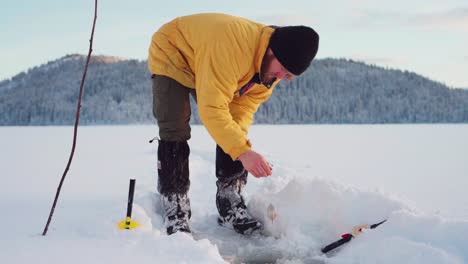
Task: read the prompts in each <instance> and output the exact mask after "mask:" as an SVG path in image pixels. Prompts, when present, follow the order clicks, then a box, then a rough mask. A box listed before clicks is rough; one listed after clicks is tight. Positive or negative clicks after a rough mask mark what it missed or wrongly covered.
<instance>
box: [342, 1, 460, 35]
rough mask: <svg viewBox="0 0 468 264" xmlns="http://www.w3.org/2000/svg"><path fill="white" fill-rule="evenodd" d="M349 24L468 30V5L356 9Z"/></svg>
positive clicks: (356, 25)
mask: <svg viewBox="0 0 468 264" xmlns="http://www.w3.org/2000/svg"><path fill="white" fill-rule="evenodd" d="M350 16H351V22H350V23H349V25H351V26H353V27H357V28H369V27H371V28H381V27H383V26H392V27H405V28H412V29H424V30H434V29H435V30H446V31H456V32H468V7H463V8H452V9H448V10H443V11H437V12H425V13H405V12H395V11H383V10H378V9H360V10H359V9H355V10H354V11H352V12H351V13H350Z"/></svg>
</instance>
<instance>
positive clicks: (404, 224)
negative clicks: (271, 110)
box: [0, 125, 468, 264]
mask: <svg viewBox="0 0 468 264" xmlns="http://www.w3.org/2000/svg"><path fill="white" fill-rule="evenodd" d="M72 130H73V129H72V127H0V145H1V146H2V151H1V152H0V160H1V164H2V166H1V168H2V170H1V172H2V173H1V175H2V176H1V180H2V184H1V191H0V211H1V212H2V220H3V222H2V224H3V227H4V228H3V229H2V239H1V240H0V248H2V250H0V263H39V264H40V263H48V264H63V263H70V264H75V263H76V264H83V263H113V264H120V263H122V264H124V263H125V264H126V263H138V264H146V263H151V264H153V263H224V262H225V261H227V262H232V263H241V262H245V263H275V262H276V263H340V264H341V263H360V264H368V263H369V264H370V263H384V264H386V263H388V264H394V263H414V264H419V263H424V264H428V263H434V264H440V263H451V264H452V263H455V264H458V263H468V246H467V245H468V198H467V197H468V196H466V186H467V184H468V178H467V177H466V175H467V172H468V138H467V137H466V135H467V134H468V126H467V125H385V126H351V125H348V126H343V125H340V126H337V125H308V126H304V125H296V126H292V125H289V126H253V127H252V130H251V133H250V134H249V137H250V138H251V140H252V142H253V145H254V148H255V149H256V150H257V151H259V152H261V153H263V154H265V156H266V158H267V159H268V160H269V161H270V162H271V163H272V164H273V165H274V169H273V175H272V176H271V177H268V178H264V179H256V178H253V177H251V176H249V180H248V184H247V189H246V193H245V195H246V198H247V203H248V205H249V208H250V209H251V212H252V213H253V214H254V215H256V216H257V217H260V218H261V219H263V221H264V223H265V226H266V233H265V236H258V235H257V236H253V237H245V236H241V235H238V234H236V233H234V232H233V231H232V230H229V229H225V228H222V227H219V226H218V225H217V224H216V215H217V211H216V207H215V202H214V197H215V192H216V187H215V174H214V167H215V164H214V157H215V144H214V143H213V141H212V140H211V139H210V137H209V135H208V134H207V132H206V130H205V129H204V128H203V127H202V126H194V127H193V130H192V139H191V141H190V147H191V156H190V173H191V176H190V179H191V189H190V193H189V195H190V198H191V200H192V201H191V203H192V211H193V216H192V219H191V224H192V229H193V230H194V232H195V233H194V238H192V237H190V236H188V235H185V234H176V235H173V236H167V235H165V234H164V228H163V223H162V217H161V211H160V209H159V202H158V201H159V200H158V194H157V193H156V192H155V189H156V181H157V180H156V149H157V146H156V144H154V143H153V144H149V143H148V141H147V140H148V139H150V138H152V137H153V136H154V135H155V134H156V131H157V128H156V127H154V126H102V127H99V126H88V127H81V128H80V130H79V135H78V145H77V151H76V153H75V159H74V161H73V163H72V166H71V168H70V172H69V175H68V176H67V180H66V181H65V184H64V187H63V190H62V196H61V199H60V201H59V203H58V206H57V208H56V211H55V216H54V219H53V221H52V224H51V227H50V229H49V233H48V235H47V236H46V237H42V236H40V233H41V232H42V230H43V228H44V225H45V223H46V220H47V216H48V213H49V210H50V206H51V204H52V200H53V195H54V194H55V191H56V187H57V185H58V182H59V180H60V177H61V175H62V173H63V169H64V167H65V164H66V161H67V160H68V154H69V150H70V145H71V136H72ZM285 135H287V138H285ZM130 178H135V179H136V180H137V181H136V194H135V204H134V210H133V219H134V220H136V221H138V222H139V223H141V224H142V226H141V227H140V228H138V229H135V230H132V231H120V230H118V229H117V223H118V222H119V221H122V220H123V219H124V216H125V212H126V199H127V194H128V180H129V179H130ZM269 204H272V205H274V207H275V209H276V212H277V214H278V217H277V219H275V221H271V220H270V219H268V218H267V217H266V213H265V212H266V208H267V206H268V205H269ZM383 219H388V221H387V222H386V223H384V224H382V225H381V226H380V227H378V228H377V229H374V230H368V231H366V232H364V233H363V234H362V235H360V236H358V237H357V238H355V239H354V240H353V241H351V242H350V243H349V244H347V245H345V246H343V247H342V248H341V250H338V251H336V252H333V253H331V254H328V255H324V254H321V253H320V248H321V247H322V246H324V245H325V244H327V243H330V242H332V241H334V240H336V239H338V238H339V237H340V235H341V234H343V233H348V232H350V231H351V228H352V227H353V226H355V225H359V224H363V223H369V224H371V223H375V222H379V221H381V220H383Z"/></svg>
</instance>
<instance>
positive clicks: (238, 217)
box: [216, 146, 263, 234]
mask: <svg viewBox="0 0 468 264" xmlns="http://www.w3.org/2000/svg"><path fill="white" fill-rule="evenodd" d="M247 174H248V172H247V171H246V170H245V169H244V167H243V166H242V163H241V162H240V161H233V160H232V159H231V157H230V156H229V155H227V154H226V153H224V151H223V150H222V149H221V148H220V147H219V146H217V148H216V177H217V178H218V181H217V182H216V186H217V187H218V191H217V192H216V207H217V208H218V212H219V218H218V223H219V224H220V225H223V226H226V227H230V228H232V229H234V230H235V231H236V232H238V233H240V234H252V233H254V232H259V231H261V230H262V229H263V225H262V223H261V222H260V221H258V220H257V219H255V218H253V217H252V216H251V215H250V214H249V213H248V212H247V206H246V205H245V202H244V198H243V197H242V194H241V193H242V189H243V188H244V186H245V184H247Z"/></svg>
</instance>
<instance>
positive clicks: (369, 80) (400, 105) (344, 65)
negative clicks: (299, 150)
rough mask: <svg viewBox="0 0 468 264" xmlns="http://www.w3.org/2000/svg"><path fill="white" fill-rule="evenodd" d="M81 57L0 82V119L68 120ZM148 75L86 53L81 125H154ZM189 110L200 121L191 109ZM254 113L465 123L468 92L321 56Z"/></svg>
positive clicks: (296, 119)
mask: <svg viewBox="0 0 468 264" xmlns="http://www.w3.org/2000/svg"><path fill="white" fill-rule="evenodd" d="M85 58H86V57H85V56H83V55H78V54H74V55H68V56H65V57H63V58H60V59H57V60H54V61H51V62H48V63H46V64H44V65H41V66H37V67H34V68H32V69H29V70H28V71H27V72H23V73H20V74H18V75H16V76H14V77H13V78H12V79H11V80H4V81H2V82H0V112H1V113H2V115H1V116H0V125H71V124H73V123H74V118H75V111H76V102H77V96H78V92H79V86H80V82H81V78H82V74H83V69H84V65H85ZM149 76H150V74H149V72H148V70H147V65H146V61H137V60H125V59H121V58H116V57H109V56H95V57H92V60H91V63H90V68H89V71H88V74H87V80H86V81H87V82H86V86H85V91H84V98H83V102H82V105H83V107H82V115H81V123H82V124H142V123H153V117H152V113H151V109H152V108H151V101H152V95H151V82H150V79H149ZM192 113H193V115H192V122H193V123H199V118H198V114H197V113H198V112H197V110H196V108H195V107H192ZM255 118H256V122H257V123H268V124H303V123H308V124H311V123H359V124H361V123H460V122H463V123H465V122H468V90H464V89H451V88H448V87H447V86H445V85H443V84H441V83H438V82H434V81H431V80H429V79H427V78H424V77H422V76H419V75H417V74H415V73H411V72H407V71H399V70H392V69H384V68H382V67H377V66H373V65H367V64H364V63H360V62H355V61H350V60H344V59H323V60H317V61H314V63H313V64H312V67H311V68H310V69H309V70H308V71H307V72H306V73H304V75H303V76H301V77H300V78H297V79H296V80H294V81H292V82H282V83H281V84H280V85H279V87H277V88H276V89H275V91H274V93H273V96H272V97H271V98H270V100H269V101H267V102H266V103H265V104H264V105H262V106H261V107H260V108H259V111H258V113H257V115H256V116H255Z"/></svg>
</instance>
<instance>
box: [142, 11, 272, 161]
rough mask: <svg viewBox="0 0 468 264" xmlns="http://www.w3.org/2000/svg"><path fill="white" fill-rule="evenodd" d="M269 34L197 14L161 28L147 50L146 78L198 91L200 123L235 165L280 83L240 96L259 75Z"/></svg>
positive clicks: (240, 23) (229, 18)
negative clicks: (158, 78)
mask: <svg viewBox="0 0 468 264" xmlns="http://www.w3.org/2000/svg"><path fill="white" fill-rule="evenodd" d="M273 31H274V29H273V28H271V27H268V26H266V25H263V24H259V23H256V22H252V21H249V20H247V19H243V18H240V17H234V16H230V15H224V14H197V15H190V16H185V17H179V18H176V19H174V20H173V21H171V22H169V23H167V24H165V25H163V26H162V27H161V28H160V29H159V30H158V31H157V32H156V33H154V35H153V38H152V41H151V45H150V47H149V57H148V66H149V70H150V72H151V73H154V74H159V75H165V76H168V77H170V78H172V79H174V80H176V81H178V82H179V83H181V84H183V85H184V86H187V87H190V88H193V89H196V92H197V105H198V112H199V115H200V119H201V121H202V122H203V124H204V125H205V127H206V128H207V130H208V132H209V133H210V135H211V136H212V137H213V139H214V140H215V141H216V143H217V144H218V145H219V146H220V147H221V148H222V149H223V150H224V151H225V152H226V153H228V154H229V155H230V156H231V158H232V159H233V160H236V159H237V158H238V157H239V156H240V155H241V154H243V153H245V152H246V151H247V150H249V149H250V148H251V144H250V142H249V140H248V139H247V131H248V128H249V126H250V125H251V124H252V122H253V115H254V113H255V112H256V111H257V109H258V107H259V105H260V104H261V103H263V102H265V101H266V100H267V99H268V98H269V97H270V95H271V93H272V90H273V87H274V86H275V85H276V84H277V83H278V82H279V80H278V81H276V82H275V83H274V84H273V85H272V87H271V88H267V87H265V86H264V85H261V84H254V85H253V86H252V87H251V88H250V89H248V91H247V92H245V93H243V94H242V95H241V94H240V93H241V88H242V87H244V86H245V85H247V84H248V83H249V81H250V80H251V79H252V78H253V77H254V75H255V74H258V72H260V66H261V63H262V59H263V56H264V55H265V52H266V50H267V48H268V43H269V40H270V37H271V34H272V33H273ZM249 86H250V84H249ZM243 91H244V90H243Z"/></svg>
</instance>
